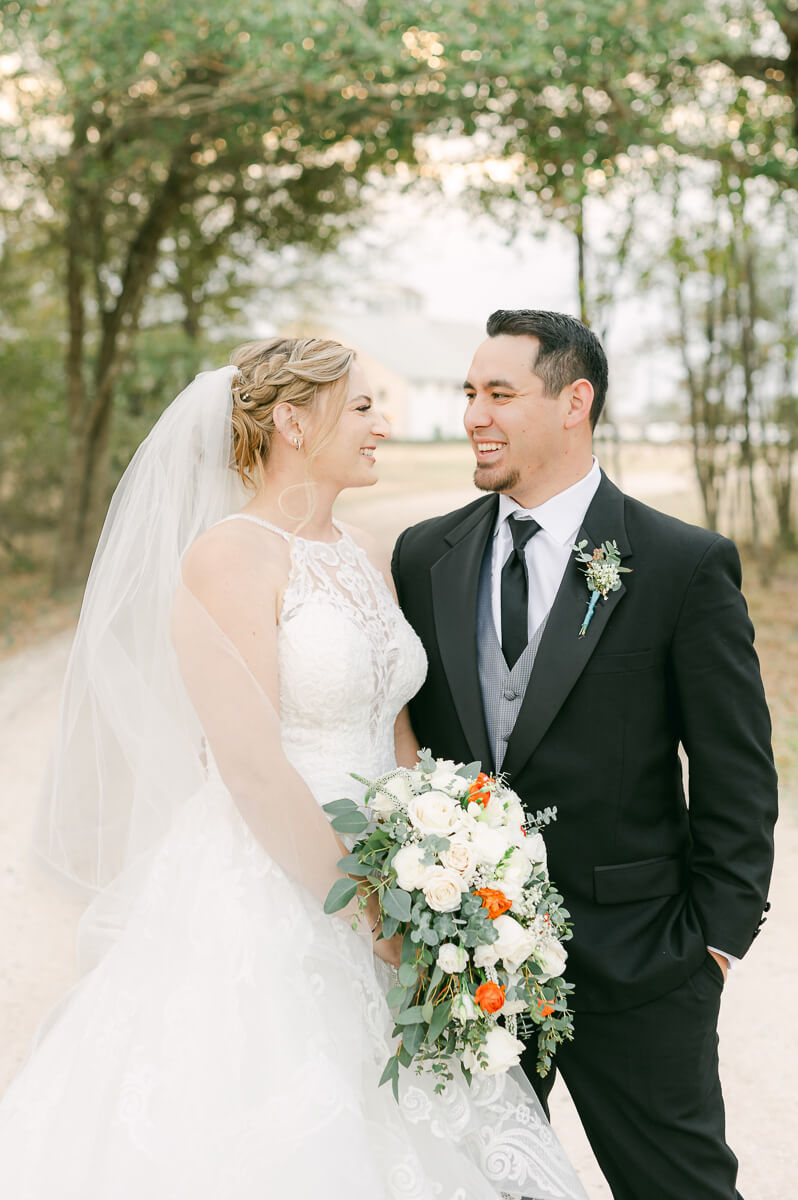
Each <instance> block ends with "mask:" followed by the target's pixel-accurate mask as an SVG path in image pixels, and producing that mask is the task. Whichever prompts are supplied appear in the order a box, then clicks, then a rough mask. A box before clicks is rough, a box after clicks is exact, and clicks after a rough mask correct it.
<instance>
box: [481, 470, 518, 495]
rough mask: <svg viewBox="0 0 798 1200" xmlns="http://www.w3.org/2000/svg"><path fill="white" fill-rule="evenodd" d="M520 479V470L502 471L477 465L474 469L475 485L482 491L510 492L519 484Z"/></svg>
mask: <svg viewBox="0 0 798 1200" xmlns="http://www.w3.org/2000/svg"><path fill="white" fill-rule="evenodd" d="M520 479H521V476H520V474H519V472H518V471H513V470H510V469H505V471H504V472H503V473H502V472H501V471H496V470H493V471H492V470H491V468H490V467H477V468H476V470H475V471H474V485H475V486H476V487H478V488H479V490H480V491H481V492H509V491H511V490H512V488H514V487H517V486H518V483H519V480H520Z"/></svg>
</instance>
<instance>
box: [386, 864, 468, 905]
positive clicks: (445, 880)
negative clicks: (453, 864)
mask: <svg viewBox="0 0 798 1200" xmlns="http://www.w3.org/2000/svg"><path fill="white" fill-rule="evenodd" d="M397 857H398V855H397ZM394 861H396V860H395V859H394ZM422 886H423V888H424V899H425V900H426V901H427V904H428V905H429V907H430V908H432V909H434V910H435V912H454V910H455V909H456V908H459V907H460V901H461V899H462V895H463V879H462V876H461V875H458V873H457V871H452V870H450V869H449V867H431V868H430V872H429V875H428V876H427V878H426V879H425V880H424V883H423V885H422Z"/></svg>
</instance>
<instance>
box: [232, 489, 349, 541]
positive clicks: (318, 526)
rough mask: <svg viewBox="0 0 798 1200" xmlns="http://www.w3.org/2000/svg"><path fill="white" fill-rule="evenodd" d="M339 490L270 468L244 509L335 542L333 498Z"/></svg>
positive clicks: (295, 530) (309, 535)
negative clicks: (272, 470)
mask: <svg viewBox="0 0 798 1200" xmlns="http://www.w3.org/2000/svg"><path fill="white" fill-rule="evenodd" d="M336 495H337V492H334V491H332V490H331V489H330V488H325V487H324V485H323V484H320V483H318V482H316V483H308V482H307V480H305V479H301V480H300V479H297V478H296V475H293V474H292V475H291V476H289V475H287V474H285V473H277V472H271V471H270V472H268V473H265V472H264V475H263V477H262V478H261V481H260V483H259V485H258V487H257V489H256V491H255V494H254V495H253V497H252V499H251V500H250V501H249V503H248V504H246V505H245V506H244V508H243V509H242V510H241V511H242V512H245V513H249V514H250V516H253V517H259V518H260V519H261V520H264V521H268V522H269V523H270V524H272V525H278V526H279V527H280V528H281V529H286V530H287V531H288V532H289V533H297V534H299V535H300V536H301V537H305V538H310V539H312V540H316V541H320V542H334V541H336V540H337V538H338V536H339V535H338V532H337V530H336V528H335V526H334V525H333V502H334V500H335V497H336Z"/></svg>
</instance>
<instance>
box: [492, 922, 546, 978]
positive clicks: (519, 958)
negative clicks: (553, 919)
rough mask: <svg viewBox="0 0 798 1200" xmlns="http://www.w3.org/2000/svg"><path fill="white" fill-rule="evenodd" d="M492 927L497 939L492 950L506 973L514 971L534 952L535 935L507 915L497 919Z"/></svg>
mask: <svg viewBox="0 0 798 1200" xmlns="http://www.w3.org/2000/svg"><path fill="white" fill-rule="evenodd" d="M493 925H494V928H495V929H496V932H497V933H498V935H499V938H498V941H495V942H494V943H493V946H492V949H494V950H495V951H496V954H497V955H498V957H499V958H500V959H501V960H502V962H503V963H504V965H505V967H506V968H507V970H508V971H516V970H517V969H518V968H519V967H520V966H521V963H523V962H526V960H527V959H528V958H529V956H530V955H531V954H532V952H533V951H534V949H535V941H536V939H535V935H534V934H533V933H531V932H530V931H529V930H528V929H525V928H524V926H523V925H521V924H520V922H519V921H516V919H515V917H511V916H509V915H508V914H507V913H502V915H501V916H500V917H497V918H496V920H495V921H494V922H493Z"/></svg>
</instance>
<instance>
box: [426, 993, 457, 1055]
mask: <svg viewBox="0 0 798 1200" xmlns="http://www.w3.org/2000/svg"><path fill="white" fill-rule="evenodd" d="M451 1011H452V1002H451V1000H444V1001H443V1003H442V1004H436V1006H435V1011H434V1013H433V1015H432V1019H431V1020H430V1022H429V1032H428V1033H427V1041H428V1042H429V1043H430V1044H432V1043H434V1042H435V1041H437V1039H438V1038H439V1037H440V1035H441V1034H442V1033H443V1031H444V1029H445V1028H446V1024H447V1022H448V1020H449V1014H450V1013H451Z"/></svg>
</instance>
